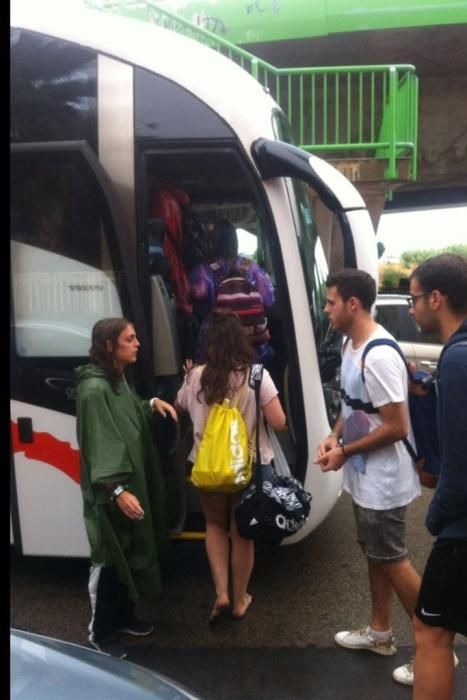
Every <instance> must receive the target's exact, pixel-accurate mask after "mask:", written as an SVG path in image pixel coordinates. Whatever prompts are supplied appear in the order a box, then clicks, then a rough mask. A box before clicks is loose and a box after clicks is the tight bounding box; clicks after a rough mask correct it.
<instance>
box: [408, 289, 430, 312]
mask: <svg viewBox="0 0 467 700" xmlns="http://www.w3.org/2000/svg"><path fill="white" fill-rule="evenodd" d="M429 296H430V293H428V294H425V293H423V294H411V295H410V296H409V298H408V299H407V302H408V304H409V309H413V308H415V304H416V303H417V301H418V299H422V298H423V297H429Z"/></svg>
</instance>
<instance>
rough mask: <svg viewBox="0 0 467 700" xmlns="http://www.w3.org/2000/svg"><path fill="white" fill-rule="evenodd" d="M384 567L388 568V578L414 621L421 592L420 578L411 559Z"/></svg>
mask: <svg viewBox="0 0 467 700" xmlns="http://www.w3.org/2000/svg"><path fill="white" fill-rule="evenodd" d="M384 566H386V567H387V573H388V577H389V579H390V581H391V584H392V587H393V588H394V590H395V592H396V594H397V597H398V598H399V600H400V602H401V603H402V605H403V606H404V609H405V611H406V613H407V615H408V616H409V618H410V619H412V617H413V614H414V612H415V606H416V605H417V600H418V594H419V591H420V584H421V579H420V576H419V575H418V573H417V572H416V571H415V569H414V568H413V566H412V564H411V562H410V560H409V559H403V560H402V561H398V562H394V563H390V564H384Z"/></svg>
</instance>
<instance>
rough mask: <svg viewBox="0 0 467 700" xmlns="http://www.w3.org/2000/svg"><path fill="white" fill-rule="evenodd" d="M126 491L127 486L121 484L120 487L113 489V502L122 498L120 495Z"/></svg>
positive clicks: (111, 495) (111, 496)
mask: <svg viewBox="0 0 467 700" xmlns="http://www.w3.org/2000/svg"><path fill="white" fill-rule="evenodd" d="M124 491H126V488H125V486H122V484H119V485H118V486H116V487H115V488H114V489H113V491H112V492H111V494H110V500H111V501H115V499H116V498H118V497H119V496H120V494H121V493H123V492H124Z"/></svg>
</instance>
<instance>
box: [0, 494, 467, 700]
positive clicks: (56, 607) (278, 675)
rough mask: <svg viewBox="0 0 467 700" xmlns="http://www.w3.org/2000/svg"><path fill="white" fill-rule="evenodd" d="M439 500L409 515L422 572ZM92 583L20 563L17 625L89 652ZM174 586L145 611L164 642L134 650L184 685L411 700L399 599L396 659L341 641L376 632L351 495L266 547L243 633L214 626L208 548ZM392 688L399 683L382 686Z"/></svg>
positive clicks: (184, 548)
mask: <svg viewBox="0 0 467 700" xmlns="http://www.w3.org/2000/svg"><path fill="white" fill-rule="evenodd" d="M430 498H431V493H430V492H428V491H425V492H424V494H423V496H422V497H421V498H420V499H418V500H417V501H416V502H415V503H414V504H412V505H411V506H410V508H409V515H408V544H409V550H410V553H411V559H412V562H413V564H414V566H415V567H416V568H417V569H418V570H419V571H422V570H423V566H424V563H425V560H426V557H427V554H428V551H429V549H430V545H431V537H430V536H429V535H428V533H427V531H426V530H425V528H424V526H423V521H424V514H425V512H426V508H427V505H428V503H429V500H430ZM87 578H88V564H87V562H85V561H82V560H81V561H77V560H51V559H29V560H17V559H16V558H13V560H12V565H11V626H12V627H17V628H20V629H26V630H30V631H32V632H39V633H42V634H46V635H50V636H53V637H57V638H60V639H65V640H68V641H73V642H76V643H79V644H86V642H87V633H86V624H87V621H88V617H89V610H88V600H87V590H86V586H87ZM163 581H164V590H163V592H162V594H161V595H160V596H159V598H158V599H157V600H154V601H146V602H144V603H142V604H140V606H139V609H138V611H139V614H140V616H141V617H144V618H146V619H152V620H154V622H155V625H156V633H155V634H154V635H152V636H151V637H150V638H146V639H144V640H141V639H140V640H131V641H130V643H129V645H128V646H129V649H130V652H131V653H130V659H131V660H133V661H135V662H136V663H141V664H142V665H145V666H148V667H151V668H154V669H156V670H159V671H162V672H164V673H167V674H168V675H171V676H173V677H175V678H177V680H180V681H181V682H183V683H185V684H186V685H188V686H189V687H192V688H194V689H195V690H198V692H200V693H202V694H203V697H206V698H208V699H209V700H210V699H211V698H212V699H213V700H214V698H216V700H220V699H224V698H225V700H234V698H235V700H236V699H237V698H238V699H239V700H240V698H241V699H242V700H247V699H248V698H249V697H251V698H253V697H254V698H255V700H257V699H258V698H271V700H272V699H273V698H290V700H294V699H295V698H297V700H298V698H305V697H306V698H310V697H312V698H325V697H333V698H335V697H339V698H346V697H348V698H354V697H357V696H358V697H359V700H365V698H366V697H368V698H370V697H373V694H374V692H375V691H376V690H377V692H378V697H379V698H380V699H381V700H384V698H394V699H395V698H399V697H401V698H402V697H404V698H408V697H410V692H409V690H408V689H407V688H404V687H401V686H398V685H396V684H395V683H393V682H392V680H391V675H390V673H391V669H392V668H394V667H395V666H397V665H399V664H400V663H404V662H405V661H406V660H408V658H409V656H410V652H411V649H410V647H411V645H412V635H411V626H410V623H409V621H408V619H407V618H406V615H405V612H404V611H403V609H402V608H401V606H400V604H399V603H398V601H395V603H394V623H393V628H394V631H395V634H396V639H397V643H398V646H399V647H400V650H399V652H398V654H397V656H396V657H394V658H384V657H379V656H376V655H375V654H371V653H369V652H358V653H357V652H348V651H347V650H342V649H337V648H336V647H335V645H334V642H333V636H334V633H335V632H336V631H337V630H339V629H348V628H354V627H360V626H361V625H362V624H366V623H367V621H368V611H369V600H370V599H369V592H368V583H367V574H366V564H365V561H364V559H363V556H362V554H361V553H360V551H359V548H358V546H357V544H356V543H355V533H354V526H353V515H352V509H351V503H350V499H349V497H348V496H347V495H345V494H343V495H342V496H341V498H340V499H339V501H338V503H337V505H336V507H335V508H334V510H333V511H332V513H331V514H330V516H329V517H328V518H327V519H326V521H325V522H324V523H322V525H321V526H320V527H319V528H318V529H317V530H316V531H315V532H314V533H312V534H311V535H310V536H309V537H308V538H306V540H304V541H302V542H300V543H298V544H295V545H291V546H281V547H267V546H261V547H258V548H257V553H256V566H255V571H254V574H253V578H252V581H251V587H250V590H251V593H252V594H253V597H254V601H253V605H252V608H251V611H250V612H249V614H248V616H247V618H246V619H245V620H243V621H242V622H241V623H233V622H226V623H224V624H222V625H218V626H216V627H210V626H209V625H208V624H207V617H208V614H209V610H210V608H211V605H212V600H213V592H212V584H211V580H210V574H209V569H208V564H207V560H206V556H205V553H204V545H203V543H202V542H178V543H175V544H174V545H173V547H172V549H171V551H170V553H169V555H168V556H167V557H166V559H165V560H164V562H163ZM466 643H467V640H466V639H465V638H464V637H461V636H458V637H457V638H456V645H457V649H458V655H459V657H460V659H461V663H460V665H459V667H458V670H457V672H456V679H457V680H456V683H457V686H456V695H455V698H456V700H460V699H461V698H463V697H467V646H466ZM203 669H204V670H203ZM239 670H241V671H242V673H240V675H239ZM216 674H217V675H216ZM245 674H246V675H245ZM239 679H243V682H244V686H243V687H242V690H239ZM285 679H288V680H287V682H286V681H285ZM383 680H384V681H387V683H386V684H383V686H382V685H381V683H382V681H383ZM353 681H355V683H356V685H355V684H354V683H353ZM268 683H269V685H268ZM284 683H285V684H286V686H287V692H286V690H285V687H284ZM349 683H350V685H349ZM341 686H342V687H341ZM338 687H339V688H341V690H340V691H339V692H338V693H337V694H336V688H338ZM312 688H313V689H314V691H313V693H311V694H310V692H308V691H309V690H311V689H312ZM346 688H347V690H346ZM356 688H359V690H358V692H357V691H356ZM366 688H367V689H368V695H366V694H365V692H366V690H365V689H366ZM384 688H387V692H388V693H389V694H387V695H386V694H385V692H386V691H385V690H384ZM305 689H308V690H307V691H306V692H305ZM327 693H329V695H328V694H327ZM346 693H347V694H346ZM401 693H402V694H401Z"/></svg>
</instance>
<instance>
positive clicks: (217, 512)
mask: <svg viewBox="0 0 467 700" xmlns="http://www.w3.org/2000/svg"><path fill="white" fill-rule="evenodd" d="M200 497H201V504H202V507H203V512H204V516H205V518H206V552H207V555H208V560H209V566H210V568H211V575H212V578H213V581H214V588H215V590H216V601H215V604H214V608H215V609H217V608H222V607H225V606H227V605H228V604H229V548H230V545H229V535H228V532H227V526H228V522H229V517H230V497H229V495H228V494H224V493H201V494H200Z"/></svg>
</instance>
